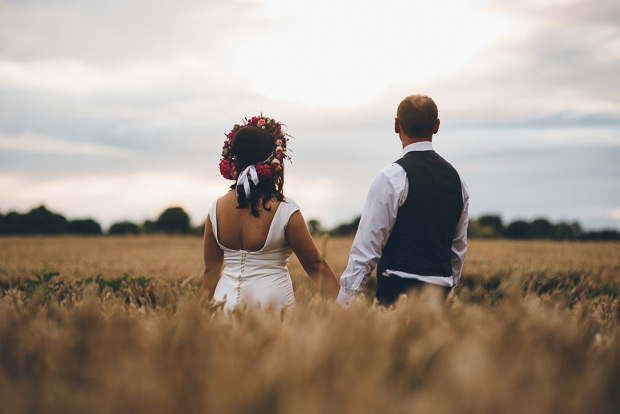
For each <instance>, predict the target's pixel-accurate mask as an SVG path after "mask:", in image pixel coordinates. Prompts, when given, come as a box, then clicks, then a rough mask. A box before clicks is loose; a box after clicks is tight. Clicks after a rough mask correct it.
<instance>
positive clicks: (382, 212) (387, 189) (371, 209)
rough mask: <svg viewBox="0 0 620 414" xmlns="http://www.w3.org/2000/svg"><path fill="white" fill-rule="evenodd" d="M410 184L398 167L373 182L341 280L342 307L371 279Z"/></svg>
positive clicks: (382, 172) (392, 166)
mask: <svg viewBox="0 0 620 414" xmlns="http://www.w3.org/2000/svg"><path fill="white" fill-rule="evenodd" d="M407 184H408V182H407V175H406V173H405V171H404V170H403V169H402V167H401V166H400V165H398V164H391V165H389V166H387V167H385V168H384V169H383V170H382V171H381V172H380V173H379V175H378V176H377V177H376V178H375V181H374V182H373V183H372V186H371V187H370V191H369V192H368V196H367V197H366V203H365V205H364V210H363V212H362V217H361V219H360V223H359V226H358V228H357V232H356V234H355V238H354V239H353V245H352V246H351V253H350V254H349V263H348V265H347V268H346V269H345V271H344V273H343V274H342V276H341V277H340V293H339V294H338V302H339V303H340V304H342V305H346V303H347V302H348V301H349V300H351V299H353V298H354V297H355V295H356V294H357V293H359V292H360V291H361V290H362V288H363V287H364V285H365V284H366V282H368V279H370V275H371V274H372V271H373V269H374V268H375V266H376V265H377V262H378V261H379V259H380V258H381V253H382V251H383V247H384V246H385V244H386V243H387V240H388V238H389V237H390V233H391V232H392V228H393V227H394V222H395V221H396V214H397V212H398V208H399V207H400V206H401V205H402V204H403V203H404V199H403V194H407V192H406V191H405V190H406V186H407Z"/></svg>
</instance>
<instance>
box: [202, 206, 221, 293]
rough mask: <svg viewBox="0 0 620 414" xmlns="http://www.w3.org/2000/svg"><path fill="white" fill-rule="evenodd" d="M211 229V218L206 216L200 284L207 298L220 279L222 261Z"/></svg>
mask: <svg viewBox="0 0 620 414" xmlns="http://www.w3.org/2000/svg"><path fill="white" fill-rule="evenodd" d="M212 229H213V227H212V226H211V219H210V218H209V216H207V221H206V223H205V235H204V262H205V273H204V281H203V283H202V285H203V287H204V288H205V289H206V290H207V292H208V295H209V299H211V298H212V297H213V293H214V292H215V286H216V285H217V282H218V281H219V280H220V274H221V272H222V263H223V261H224V253H223V252H222V249H220V246H218V244H217V241H216V240H215V236H214V235H213V230H212Z"/></svg>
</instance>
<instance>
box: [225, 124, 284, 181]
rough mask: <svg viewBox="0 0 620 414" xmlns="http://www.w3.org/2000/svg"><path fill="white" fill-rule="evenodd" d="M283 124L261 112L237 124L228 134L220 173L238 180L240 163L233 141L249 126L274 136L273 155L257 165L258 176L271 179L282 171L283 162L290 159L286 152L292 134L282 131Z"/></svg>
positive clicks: (230, 178)
mask: <svg viewBox="0 0 620 414" xmlns="http://www.w3.org/2000/svg"><path fill="white" fill-rule="evenodd" d="M282 125H283V124H281V123H279V122H278V121H276V120H275V119H273V118H267V117H265V116H263V114H262V113H261V114H260V116H254V117H252V118H250V119H248V118H245V119H244V121H243V125H239V124H235V125H234V126H233V128H232V130H231V131H230V132H229V133H228V134H225V135H226V141H224V146H223V147H222V160H221V161H220V174H222V176H223V177H224V178H226V179H227V180H236V179H237V177H238V175H239V163H238V162H237V159H236V158H235V157H234V156H233V154H232V143H233V139H234V138H235V134H236V133H237V132H239V131H240V130H241V129H243V128H245V127H249V126H253V127H257V128H262V129H264V130H266V131H267V132H268V133H269V135H271V136H272V137H273V140H274V146H273V151H272V153H271V155H270V156H269V157H268V158H267V159H266V160H264V161H261V162H258V163H256V165H255V168H256V172H257V174H258V178H259V179H260V180H266V179H270V178H271V177H272V175H273V173H274V172H279V171H282V162H283V161H284V160H285V159H287V158H288V159H290V157H289V156H288V155H287V154H286V147H287V144H288V140H289V137H290V138H292V136H291V135H289V134H287V133H286V132H284V131H282Z"/></svg>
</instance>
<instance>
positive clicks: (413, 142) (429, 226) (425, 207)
mask: <svg viewBox="0 0 620 414" xmlns="http://www.w3.org/2000/svg"><path fill="white" fill-rule="evenodd" d="M394 130H395V132H396V133H397V134H398V135H399V137H400V140H401V142H402V145H403V157H402V158H401V159H399V160H398V161H396V162H395V163H393V164H391V165H388V166H387V167H385V168H384V169H383V170H381V172H380V173H379V175H378V176H377V178H376V179H375V181H374V183H373V184H372V186H371V188H370V192H369V193H368V198H367V199H366V205H365V206H364V211H363V213H362V218H361V220H360V223H359V227H358V229H357V233H356V235H355V239H354V240H353V246H352V247H351V254H350V256H349V264H348V266H347V268H346V269H345V271H344V273H343V274H342V277H341V278H340V293H339V295H338V302H339V303H341V304H343V305H346V304H347V303H348V301H349V300H351V299H352V298H353V297H354V296H355V294H356V293H358V292H360V291H361V290H362V288H363V286H364V284H365V283H366V282H367V281H368V279H369V278H370V275H371V273H372V270H373V269H374V268H375V266H377V284H378V286H377V300H378V301H379V303H380V304H382V305H384V306H389V305H390V304H392V303H394V302H395V301H396V300H397V299H398V297H399V295H401V294H403V293H406V292H407V291H408V290H410V289H420V288H422V287H425V286H429V285H433V286H434V287H436V288H437V289H439V290H441V291H442V292H443V293H444V295H446V296H447V294H448V293H449V292H450V290H451V289H452V288H453V287H454V286H456V285H457V284H458V283H459V280H460V278H461V269H462V268H463V261H464V259H465V252H466V251H467V223H468V207H469V193H468V190H467V186H466V185H465V183H464V182H463V180H462V179H461V178H460V176H459V174H458V173H457V171H456V170H455V169H454V167H452V165H450V164H449V163H448V162H447V161H446V160H444V159H443V158H442V157H440V156H439V155H438V154H437V153H436V152H435V151H434V150H433V143H432V141H433V135H434V134H436V133H437V131H438V130H439V119H438V117H437V106H436V105H435V102H434V101H433V100H432V99H431V98H430V97H428V96H426V95H411V96H408V97H407V98H405V99H404V100H403V101H402V102H401V103H400V105H399V106H398V111H397V114H396V119H395V122H394ZM377 262H378V265H377Z"/></svg>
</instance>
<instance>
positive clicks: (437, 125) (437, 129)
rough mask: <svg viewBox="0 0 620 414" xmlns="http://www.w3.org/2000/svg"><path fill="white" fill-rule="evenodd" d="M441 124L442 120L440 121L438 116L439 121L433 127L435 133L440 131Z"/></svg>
mask: <svg viewBox="0 0 620 414" xmlns="http://www.w3.org/2000/svg"><path fill="white" fill-rule="evenodd" d="M439 124H440V121H439V118H437V122H435V128H433V134H436V133H437V131H439Z"/></svg>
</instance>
